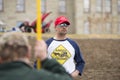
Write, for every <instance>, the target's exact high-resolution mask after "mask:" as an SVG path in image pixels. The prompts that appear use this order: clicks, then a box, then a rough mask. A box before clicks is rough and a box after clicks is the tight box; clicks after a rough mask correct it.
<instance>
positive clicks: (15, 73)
mask: <svg viewBox="0 0 120 80" xmlns="http://www.w3.org/2000/svg"><path fill="white" fill-rule="evenodd" d="M0 80H72V78H71V76H70V75H68V73H67V72H66V71H65V69H64V68H63V67H62V66H61V65H60V64H59V63H57V62H56V61H55V60H53V59H52V60H49V59H46V60H44V61H43V62H42V69H40V70H39V71H38V70H36V69H33V68H32V67H30V66H29V65H28V64H26V63H24V62H21V61H14V62H9V63H2V64H0Z"/></svg>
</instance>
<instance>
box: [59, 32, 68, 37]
mask: <svg viewBox="0 0 120 80" xmlns="http://www.w3.org/2000/svg"><path fill="white" fill-rule="evenodd" d="M66 34H67V32H66V33H59V35H60V36H64V35H66Z"/></svg>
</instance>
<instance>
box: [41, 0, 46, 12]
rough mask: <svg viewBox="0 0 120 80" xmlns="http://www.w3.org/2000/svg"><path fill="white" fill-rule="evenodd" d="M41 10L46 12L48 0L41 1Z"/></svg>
mask: <svg viewBox="0 0 120 80" xmlns="http://www.w3.org/2000/svg"><path fill="white" fill-rule="evenodd" d="M41 11H42V13H45V12H46V0H42V1H41Z"/></svg>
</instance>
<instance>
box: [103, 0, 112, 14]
mask: <svg viewBox="0 0 120 80" xmlns="http://www.w3.org/2000/svg"><path fill="white" fill-rule="evenodd" d="M111 8H112V3H111V0H105V7H104V9H105V13H111Z"/></svg>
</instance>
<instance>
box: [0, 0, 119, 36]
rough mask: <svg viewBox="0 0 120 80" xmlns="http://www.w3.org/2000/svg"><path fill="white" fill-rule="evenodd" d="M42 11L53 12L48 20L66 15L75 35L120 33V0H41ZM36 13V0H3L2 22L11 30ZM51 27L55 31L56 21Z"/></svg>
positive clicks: (32, 19) (0, 11) (0, 13)
mask: <svg viewBox="0 0 120 80" xmlns="http://www.w3.org/2000/svg"><path fill="white" fill-rule="evenodd" d="M41 10H42V13H46V12H52V14H50V16H48V17H47V18H46V20H45V21H46V22H47V21H49V20H53V21H54V20H55V18H56V17H58V16H59V15H65V16H67V17H68V18H69V19H70V22H71V26H70V29H69V33H72V34H120V0H41ZM36 14H37V13H36V0H0V21H3V22H4V23H6V28H7V29H8V30H9V29H11V28H12V27H15V26H18V25H19V24H20V23H21V22H23V21H25V20H29V21H30V23H31V22H32V21H34V20H35V19H36ZM50 30H51V33H54V24H53V23H52V24H51V26H50Z"/></svg>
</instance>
